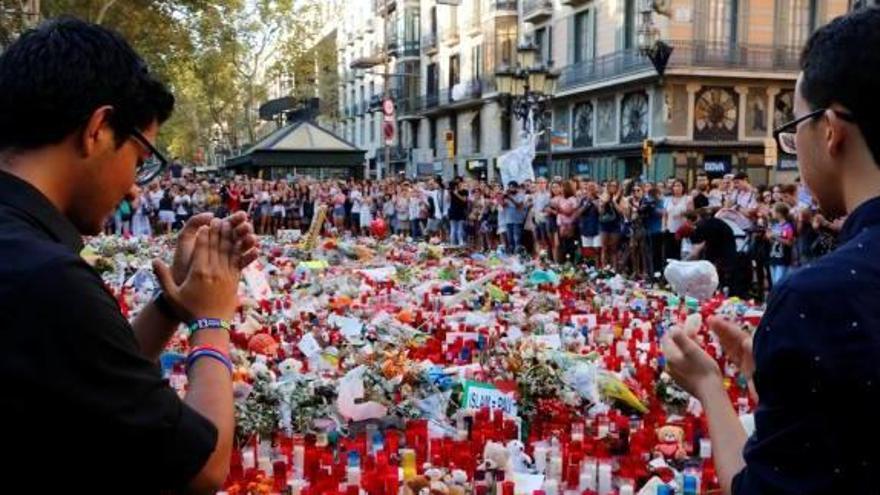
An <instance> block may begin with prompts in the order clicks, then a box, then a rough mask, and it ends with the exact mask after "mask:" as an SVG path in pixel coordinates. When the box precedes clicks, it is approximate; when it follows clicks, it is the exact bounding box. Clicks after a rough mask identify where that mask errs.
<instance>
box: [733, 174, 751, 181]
mask: <svg viewBox="0 0 880 495" xmlns="http://www.w3.org/2000/svg"><path fill="white" fill-rule="evenodd" d="M733 180H745V181H747V180H749V174H747V173H745V172H737V174H736V175H734V176H733Z"/></svg>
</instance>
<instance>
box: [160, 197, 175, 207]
mask: <svg viewBox="0 0 880 495" xmlns="http://www.w3.org/2000/svg"><path fill="white" fill-rule="evenodd" d="M159 209H160V210H166V211H172V210H173V209H174V203H173V201H172V200H171V195H170V194H168V193H165V194H163V195H162V197H161V198H159Z"/></svg>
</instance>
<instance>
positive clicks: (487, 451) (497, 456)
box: [483, 440, 510, 470]
mask: <svg viewBox="0 0 880 495" xmlns="http://www.w3.org/2000/svg"><path fill="white" fill-rule="evenodd" d="M509 461H510V453H509V452H508V451H507V447H505V446H504V444H503V443H500V442H493V441H491V440H490V441H488V442H486V446H485V447H483V463H484V465H483V468H484V469H495V468H499V469H505V470H506V469H507V464H508V462H509Z"/></svg>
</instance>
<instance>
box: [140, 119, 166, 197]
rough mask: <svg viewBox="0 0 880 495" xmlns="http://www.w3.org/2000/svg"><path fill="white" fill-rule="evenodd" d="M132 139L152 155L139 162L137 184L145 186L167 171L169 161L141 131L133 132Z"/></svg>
mask: <svg viewBox="0 0 880 495" xmlns="http://www.w3.org/2000/svg"><path fill="white" fill-rule="evenodd" d="M131 137H133V138H134V139H135V141H137V142H138V143H140V144H141V146H143V147H144V149H146V150H147V151H148V152H149V153H150V156H148V157H146V158H144V159H141V160H140V161H138V164H137V175H136V176H135V183H137V185H138V186H145V185H147V184H149V183H150V182H152V181H153V179H155V178H156V177H158V176H159V175H161V174H162V172H163V171H165V169H166V168H167V167H168V159H167V158H165V156H164V155H163V154H162V152H160V151H159V150H157V149H156V147H155V146H153V144H152V143H150V141H149V140H148V139H147V138H146V136H144V135H143V134H142V133H141V132H140V131H138V130H136V129H135V130H132V131H131Z"/></svg>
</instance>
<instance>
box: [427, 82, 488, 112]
mask: <svg viewBox="0 0 880 495" xmlns="http://www.w3.org/2000/svg"><path fill="white" fill-rule="evenodd" d="M486 85H487V84H486V83H485V82H484V81H483V80H481V79H473V80H470V81H466V82H463V83H459V84H456V85H455V86H453V87H451V88H439V89H438V90H437V91H436V92H434V93H428V94H425V95H422V97H421V98H420V101H419V104H418V108H416V111H419V112H423V113H432V112H434V111H435V110H441V109H444V108H459V107H468V106H472V105H473V104H475V103H477V102H480V101H481V100H482V98H483V92H484V86H486Z"/></svg>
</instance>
